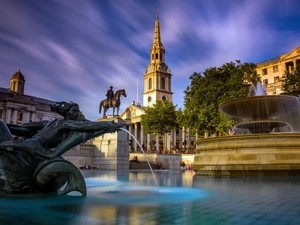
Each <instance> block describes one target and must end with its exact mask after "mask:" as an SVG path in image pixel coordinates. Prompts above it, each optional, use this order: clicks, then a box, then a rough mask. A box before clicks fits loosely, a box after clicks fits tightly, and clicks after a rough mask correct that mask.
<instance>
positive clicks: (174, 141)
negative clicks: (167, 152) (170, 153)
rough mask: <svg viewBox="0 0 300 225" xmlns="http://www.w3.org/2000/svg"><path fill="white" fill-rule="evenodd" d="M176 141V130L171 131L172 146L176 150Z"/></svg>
mask: <svg viewBox="0 0 300 225" xmlns="http://www.w3.org/2000/svg"><path fill="white" fill-rule="evenodd" d="M176 141H177V139H176V131H174V132H173V148H174V149H175V150H176V148H177V147H176Z"/></svg>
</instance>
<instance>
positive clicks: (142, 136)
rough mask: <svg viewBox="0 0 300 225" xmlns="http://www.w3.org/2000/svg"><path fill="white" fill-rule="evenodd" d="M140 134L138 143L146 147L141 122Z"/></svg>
mask: <svg viewBox="0 0 300 225" xmlns="http://www.w3.org/2000/svg"><path fill="white" fill-rule="evenodd" d="M140 132H141V133H140V134H141V138H140V143H141V145H142V147H144V148H145V147H146V146H145V145H144V129H143V126H142V124H141V130H140ZM143 150H144V151H145V149H143Z"/></svg>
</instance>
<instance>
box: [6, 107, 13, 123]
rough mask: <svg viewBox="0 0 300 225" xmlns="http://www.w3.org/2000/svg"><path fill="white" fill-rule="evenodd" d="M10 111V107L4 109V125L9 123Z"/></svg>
mask: <svg viewBox="0 0 300 225" xmlns="http://www.w3.org/2000/svg"><path fill="white" fill-rule="evenodd" d="M11 109H12V107H10V106H7V107H6V112H5V115H6V117H5V122H6V123H10V118H11Z"/></svg>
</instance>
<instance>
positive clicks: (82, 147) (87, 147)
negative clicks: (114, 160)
mask: <svg viewBox="0 0 300 225" xmlns="http://www.w3.org/2000/svg"><path fill="white" fill-rule="evenodd" d="M94 146H95V145H92V144H81V145H80V151H93V148H94Z"/></svg>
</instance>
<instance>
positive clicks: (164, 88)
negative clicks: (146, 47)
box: [143, 12, 173, 107]
mask: <svg viewBox="0 0 300 225" xmlns="http://www.w3.org/2000/svg"><path fill="white" fill-rule="evenodd" d="M171 77H172V74H171V70H170V69H169V67H168V66H167V64H165V49H164V46H163V44H162V42H161V38H160V27H159V21H158V13H157V12H156V20H155V28H154V41H153V44H152V48H151V49H150V63H149V64H148V67H147V69H146V70H145V74H144V93H143V106H146V107H147V106H152V105H153V104H155V102H156V100H167V101H172V94H173V93H172V92H171Z"/></svg>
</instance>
